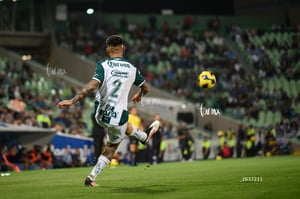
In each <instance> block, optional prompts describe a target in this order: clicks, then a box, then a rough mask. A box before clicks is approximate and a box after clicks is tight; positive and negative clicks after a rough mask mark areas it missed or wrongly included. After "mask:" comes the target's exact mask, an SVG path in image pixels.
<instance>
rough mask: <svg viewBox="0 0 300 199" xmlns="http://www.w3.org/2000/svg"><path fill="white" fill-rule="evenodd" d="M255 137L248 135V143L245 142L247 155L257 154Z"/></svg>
mask: <svg viewBox="0 0 300 199" xmlns="http://www.w3.org/2000/svg"><path fill="white" fill-rule="evenodd" d="M254 142H255V137H254V136H248V137H247V140H246V143H245V152H246V157H254V156H256V149H255V144H254Z"/></svg>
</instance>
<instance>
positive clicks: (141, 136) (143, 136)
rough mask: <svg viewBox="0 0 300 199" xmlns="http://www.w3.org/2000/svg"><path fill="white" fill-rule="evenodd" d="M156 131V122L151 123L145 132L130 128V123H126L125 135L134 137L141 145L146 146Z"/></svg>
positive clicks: (157, 125)
mask: <svg viewBox="0 0 300 199" xmlns="http://www.w3.org/2000/svg"><path fill="white" fill-rule="evenodd" d="M158 129H159V121H158V120H155V121H154V122H152V123H151V124H150V125H149V127H148V128H147V129H146V131H145V132H144V131H141V130H139V129H137V128H136V127H134V126H132V125H131V124H130V123H127V129H126V135H128V136H134V137H135V138H137V139H138V140H139V141H141V143H142V144H148V143H149V140H150V139H151V138H152V136H153V135H154V134H155V133H156V131H157V130H158Z"/></svg>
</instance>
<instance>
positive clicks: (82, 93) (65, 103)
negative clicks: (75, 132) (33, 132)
mask: <svg viewBox="0 0 300 199" xmlns="http://www.w3.org/2000/svg"><path fill="white" fill-rule="evenodd" d="M99 84H100V83H99V81H97V80H94V79H92V80H91V81H89V83H87V84H86V85H85V86H84V87H83V88H82V89H81V90H80V91H79V93H78V94H77V95H76V96H75V97H73V98H72V99H71V100H63V101H61V102H59V103H58V104H57V107H58V108H64V107H68V106H71V105H73V104H75V103H76V102H78V101H80V100H82V99H84V98H85V97H86V96H88V95H89V94H90V93H92V92H93V91H94V90H95V89H96V88H98V86H99Z"/></svg>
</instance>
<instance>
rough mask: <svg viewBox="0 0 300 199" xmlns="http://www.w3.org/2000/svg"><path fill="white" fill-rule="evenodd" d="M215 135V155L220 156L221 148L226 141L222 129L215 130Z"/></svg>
mask: <svg viewBox="0 0 300 199" xmlns="http://www.w3.org/2000/svg"><path fill="white" fill-rule="evenodd" d="M217 135H218V146H217V156H221V157H222V149H223V147H224V144H225V142H226V139H225V134H224V131H223V130H219V131H218V132H217Z"/></svg>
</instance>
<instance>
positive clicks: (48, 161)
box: [41, 144, 54, 169]
mask: <svg viewBox="0 0 300 199" xmlns="http://www.w3.org/2000/svg"><path fill="white" fill-rule="evenodd" d="M53 156H54V155H53V153H52V151H51V145H50V144H49V145H48V146H47V147H46V150H45V151H43V152H42V158H41V159H42V164H41V168H42V169H52V168H53Z"/></svg>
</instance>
